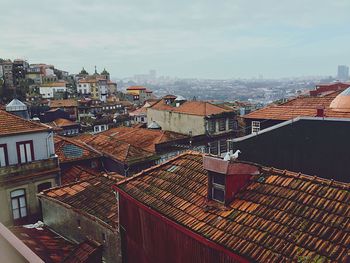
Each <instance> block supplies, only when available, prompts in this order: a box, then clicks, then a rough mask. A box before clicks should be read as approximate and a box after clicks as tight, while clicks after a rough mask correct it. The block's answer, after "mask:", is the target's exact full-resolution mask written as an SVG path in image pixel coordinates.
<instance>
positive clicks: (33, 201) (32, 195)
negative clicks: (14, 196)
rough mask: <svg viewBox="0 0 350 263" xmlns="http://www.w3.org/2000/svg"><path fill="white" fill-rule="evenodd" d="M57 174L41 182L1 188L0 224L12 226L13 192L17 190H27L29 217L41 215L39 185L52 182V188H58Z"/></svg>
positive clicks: (32, 181)
mask: <svg viewBox="0 0 350 263" xmlns="http://www.w3.org/2000/svg"><path fill="white" fill-rule="evenodd" d="M56 177H57V175H56V174H51V175H48V176H46V177H44V178H40V180H35V181H34V180H30V181H28V182H20V183H17V184H12V185H10V186H6V187H5V186H3V187H0V211H1V212H0V222H2V223H3V224H5V225H12V222H13V218H12V208H11V196H10V194H11V192H12V191H14V190H17V189H25V192H26V202H27V214H28V216H29V217H30V216H36V215H38V214H40V206H39V199H38V197H37V193H38V191H37V189H38V185H39V184H42V183H46V182H50V183H51V185H52V187H54V186H56Z"/></svg>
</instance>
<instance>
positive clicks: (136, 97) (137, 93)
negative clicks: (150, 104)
mask: <svg viewBox="0 0 350 263" xmlns="http://www.w3.org/2000/svg"><path fill="white" fill-rule="evenodd" d="M152 93H153V92H152V91H151V90H149V89H147V88H146V87H144V86H130V87H128V88H127V89H126V95H127V99H128V100H129V101H131V102H132V103H133V104H135V105H143V104H144V103H145V102H146V101H147V100H149V99H152V97H153V94H152Z"/></svg>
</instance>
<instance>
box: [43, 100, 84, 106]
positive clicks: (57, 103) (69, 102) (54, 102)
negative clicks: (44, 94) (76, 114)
mask: <svg viewBox="0 0 350 263" xmlns="http://www.w3.org/2000/svg"><path fill="white" fill-rule="evenodd" d="M49 106H50V108H62V107H77V106H78V101H76V100H75V99H65V100H50V105H49Z"/></svg>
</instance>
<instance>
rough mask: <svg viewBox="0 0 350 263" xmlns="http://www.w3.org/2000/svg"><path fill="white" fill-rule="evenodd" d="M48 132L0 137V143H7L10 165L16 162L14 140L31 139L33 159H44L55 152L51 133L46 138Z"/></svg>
mask: <svg viewBox="0 0 350 263" xmlns="http://www.w3.org/2000/svg"><path fill="white" fill-rule="evenodd" d="M49 134H50V133H49V132H37V133H28V134H18V135H17V134H16V135H14V136H6V137H0V144H7V152H8V158H9V164H10V165H12V164H17V163H18V158H17V148H16V142H21V141H28V140H33V147H34V156H35V160H44V159H48V158H49V157H50V155H53V154H54V153H55V150H54V144H53V137H52V134H51V137H50V138H49V139H47V138H48V136H49Z"/></svg>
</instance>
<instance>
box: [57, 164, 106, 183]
mask: <svg viewBox="0 0 350 263" xmlns="http://www.w3.org/2000/svg"><path fill="white" fill-rule="evenodd" d="M99 173H100V172H99V171H97V170H95V169H92V168H89V167H85V166H82V165H74V166H70V167H69V168H67V169H62V170H61V183H62V184H69V183H74V182H78V181H84V180H86V179H88V178H91V177H94V176H96V174H99Z"/></svg>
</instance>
